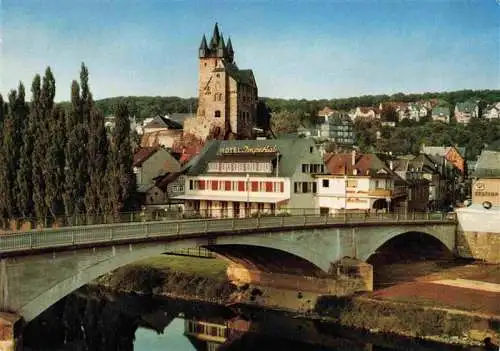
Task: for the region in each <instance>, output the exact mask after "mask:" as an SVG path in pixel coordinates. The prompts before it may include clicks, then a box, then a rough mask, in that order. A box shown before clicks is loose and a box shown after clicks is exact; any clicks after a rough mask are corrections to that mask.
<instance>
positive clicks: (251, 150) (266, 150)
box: [219, 145, 278, 155]
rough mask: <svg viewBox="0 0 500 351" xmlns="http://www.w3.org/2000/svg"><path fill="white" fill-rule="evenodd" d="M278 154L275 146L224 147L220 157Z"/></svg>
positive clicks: (220, 151)
mask: <svg viewBox="0 0 500 351" xmlns="http://www.w3.org/2000/svg"><path fill="white" fill-rule="evenodd" d="M276 153H278V148H277V147H276V146H275V145H265V146H249V145H243V146H230V147H223V148H221V149H220V150H219V155H229V154H276Z"/></svg>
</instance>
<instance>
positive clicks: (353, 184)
mask: <svg viewBox="0 0 500 351" xmlns="http://www.w3.org/2000/svg"><path fill="white" fill-rule="evenodd" d="M340 181H342V182H345V180H337V183H339V182H340ZM330 183H331V184H333V183H334V181H333V180H331V181H330V179H323V180H322V181H321V186H322V187H323V188H329V187H330ZM347 187H348V188H357V187H358V181H357V180H354V179H347Z"/></svg>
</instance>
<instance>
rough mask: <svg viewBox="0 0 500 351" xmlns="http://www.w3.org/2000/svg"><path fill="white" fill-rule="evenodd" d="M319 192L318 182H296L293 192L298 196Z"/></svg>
mask: <svg viewBox="0 0 500 351" xmlns="http://www.w3.org/2000/svg"><path fill="white" fill-rule="evenodd" d="M317 190H318V188H317V185H316V182H294V183H293V192H294V193H296V194H307V193H316V192H317Z"/></svg>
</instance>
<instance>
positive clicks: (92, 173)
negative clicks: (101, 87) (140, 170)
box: [85, 108, 108, 215]
mask: <svg viewBox="0 0 500 351" xmlns="http://www.w3.org/2000/svg"><path fill="white" fill-rule="evenodd" d="M87 151H88V160H89V162H88V173H89V183H88V186H87V189H86V193H85V209H86V211H87V214H90V215H95V214H97V213H99V212H105V210H106V206H105V202H106V197H107V192H106V187H108V184H107V182H106V164H107V157H108V137H107V135H106V128H105V127H104V117H103V115H102V113H101V112H100V111H99V110H97V109H96V108H92V110H91V113H90V123H89V143H88V149H87Z"/></svg>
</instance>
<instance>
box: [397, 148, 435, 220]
mask: <svg viewBox="0 0 500 351" xmlns="http://www.w3.org/2000/svg"><path fill="white" fill-rule="evenodd" d="M394 172H396V173H397V174H398V175H399V176H400V177H401V178H402V179H404V180H405V181H406V182H407V183H408V198H407V206H408V207H407V208H408V210H410V211H425V210H427V209H428V205H429V199H430V180H429V179H427V178H426V177H425V172H424V167H422V164H421V160H420V159H418V158H417V157H416V156H414V155H408V156H404V157H400V158H398V159H397V160H395V161H394Z"/></svg>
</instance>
